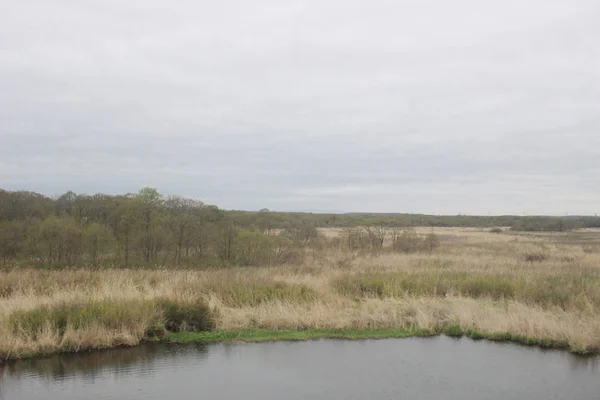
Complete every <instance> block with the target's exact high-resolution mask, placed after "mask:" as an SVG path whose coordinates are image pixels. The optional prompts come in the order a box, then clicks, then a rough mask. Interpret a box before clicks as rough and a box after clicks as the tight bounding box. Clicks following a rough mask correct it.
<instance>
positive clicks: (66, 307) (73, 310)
mask: <svg viewBox="0 0 600 400" xmlns="http://www.w3.org/2000/svg"><path fill="white" fill-rule="evenodd" d="M160 318H161V316H160V314H159V313H157V312H156V308H155V306H154V303H153V302H151V301H134V300H129V301H113V300H103V301H97V302H85V303H73V304H67V303H61V304H56V305H52V306H48V305H42V306H39V307H36V308H34V309H31V310H17V311H15V312H14V313H12V314H11V315H10V317H9V325H10V326H11V328H12V331H13V333H14V334H16V335H21V336H29V337H32V338H36V337H38V336H39V335H41V334H42V333H43V332H44V331H46V330H48V329H51V330H53V331H57V332H58V334H59V335H60V336H62V335H64V334H65V332H66V331H67V329H71V330H75V331H77V330H84V329H86V328H89V327H91V326H97V327H102V328H105V329H108V330H119V329H127V328H128V327H132V326H135V327H137V326H139V325H140V324H142V325H153V324H154V325H155V324H159V323H160Z"/></svg>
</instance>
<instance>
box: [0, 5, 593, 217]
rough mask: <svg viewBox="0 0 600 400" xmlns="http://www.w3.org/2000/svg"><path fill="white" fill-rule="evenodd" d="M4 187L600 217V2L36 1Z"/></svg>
mask: <svg viewBox="0 0 600 400" xmlns="http://www.w3.org/2000/svg"><path fill="white" fill-rule="evenodd" d="M3 8H4V10H3V12H2V13H1V15H0V141H1V145H0V186H2V187H8V188H11V189H19V188H24V189H33V190H39V191H42V192H45V193H48V194H53V193H58V192H61V191H65V190H68V189H73V190H76V191H85V192H95V191H105V192H110V193H116V192H129V191H133V190H136V189H137V188H139V187H141V186H146V185H151V186H156V187H158V188H159V189H160V190H162V191H164V192H166V193H177V194H182V195H186V196H192V197H200V198H202V199H204V200H205V201H208V202H214V203H216V204H218V205H221V206H224V207H230V208H245V209H258V208H262V207H269V208H272V209H282V210H306V209H311V210H327V211H356V210H362V211H382V212H383V211H385V212H391V211H398V212H427V213H457V212H463V213H488V212H491V213H494V214H500V213H522V212H526V213H550V214H562V213H564V212H569V213H595V212H596V211H597V208H598V206H597V205H596V204H595V201H596V199H597V198H598V195H599V194H600V193H599V192H598V189H597V188H598V187H600V185H598V184H599V183H600V182H599V181H600V178H598V177H600V174H599V172H600V164H598V162H597V160H598V156H599V153H600V150H598V149H600V146H599V145H600V139H599V137H600V136H599V135H598V129H599V127H600V118H599V117H598V112H597V111H598V110H599V109H600V49H599V48H598V46H597V43H596V42H597V38H598V37H599V36H600V28H598V26H597V20H598V18H599V17H600V6H598V3H597V2H596V1H592V0H577V1H572V2H564V1H559V0H551V1H542V0H533V1H529V2H522V1H517V0H509V1H504V2H480V1H476V0H459V1H455V2H445V1H442V0H420V1H416V0H406V1H391V0H376V1H372V2H369V3H366V2H364V1H358V0H350V1H340V0H328V1H316V0H311V1H309V0H306V1H300V0H298V1H288V2H280V1H273V0H259V1H254V2H245V1H241V0H227V1H222V2H204V1H201V2H197V1H181V2H177V4H173V3H171V2H167V1H164V0H147V1H145V2H143V3H137V4H136V3H135V2H121V1H117V0H108V1H103V2H78V3H75V2H71V1H67V0H57V1H53V2H44V1H41V0H38V1H34V0H24V1H21V2H16V3H14V4H7V5H5V6H3Z"/></svg>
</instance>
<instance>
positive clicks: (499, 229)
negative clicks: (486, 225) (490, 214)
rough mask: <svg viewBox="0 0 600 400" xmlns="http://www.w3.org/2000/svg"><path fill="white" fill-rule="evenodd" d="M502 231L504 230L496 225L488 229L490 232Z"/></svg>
mask: <svg viewBox="0 0 600 400" xmlns="http://www.w3.org/2000/svg"><path fill="white" fill-rule="evenodd" d="M502 232H504V231H503V230H502V228H498V227H496V228H492V229H490V233H502Z"/></svg>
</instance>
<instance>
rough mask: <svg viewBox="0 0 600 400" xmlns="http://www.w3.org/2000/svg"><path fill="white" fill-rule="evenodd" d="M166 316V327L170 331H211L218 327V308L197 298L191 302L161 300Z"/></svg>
mask: <svg viewBox="0 0 600 400" xmlns="http://www.w3.org/2000/svg"><path fill="white" fill-rule="evenodd" d="M158 305H159V307H160V308H161V309H162V311H163V313H164V318H165V328H166V329H167V330H168V331H170V332H184V331H194V332H199V331H211V330H214V329H215V327H216V310H214V309H211V308H210V307H209V305H208V304H206V302H205V301H204V300H203V299H201V298H197V299H195V300H192V301H189V302H178V301H175V300H167V299H164V300H159V301H158Z"/></svg>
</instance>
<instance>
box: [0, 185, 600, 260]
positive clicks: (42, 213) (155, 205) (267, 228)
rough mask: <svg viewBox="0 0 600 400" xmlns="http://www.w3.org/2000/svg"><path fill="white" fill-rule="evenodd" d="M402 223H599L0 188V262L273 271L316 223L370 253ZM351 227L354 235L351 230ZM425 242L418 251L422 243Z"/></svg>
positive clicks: (565, 226) (531, 226) (310, 241)
mask: <svg viewBox="0 0 600 400" xmlns="http://www.w3.org/2000/svg"><path fill="white" fill-rule="evenodd" d="M410 226H432V227H439V226H472V227H492V226H508V227H512V229H515V230H569V229H574V228H576V227H596V226H600V221H599V219H598V218H593V217H582V218H552V217H515V216H489V217H487V216H466V215H458V216H432V215H417V214H310V213H283V212H271V211H269V210H267V209H263V210H260V211H257V212H251V211H226V210H222V209H219V208H218V207H217V206H214V205H208V204H204V203H203V202H202V201H199V200H194V199H189V198H184V197H181V196H166V197H165V196H163V195H162V194H161V193H160V192H159V191H158V190H156V189H153V188H143V189H141V190H140V191H139V192H137V193H132V194H126V195H107V194H95V195H85V194H76V193H74V192H67V193H64V194H62V195H60V196H56V197H52V198H51V197H47V196H43V195H41V194H38V193H34V192H26V191H6V190H0V261H2V263H3V264H4V265H6V264H15V263H21V264H23V265H28V266H29V265H39V266H46V267H52V266H91V267H99V266H101V265H102V266H119V267H135V266H148V265H151V266H161V265H165V266H166V265H182V264H187V265H206V266H213V265H272V264H280V263H286V262H290V261H293V260H295V261H298V260H299V258H301V257H303V254H304V253H305V252H303V251H302V249H305V248H306V247H307V246H317V245H319V244H321V245H322V243H321V242H320V238H319V235H318V231H317V228H320V227H338V228H340V227H341V228H347V229H346V230H345V236H346V237H345V239H346V242H347V243H346V244H347V246H348V248H350V249H354V248H358V247H361V246H362V247H364V246H365V245H368V246H370V248H371V249H374V250H377V249H380V248H381V243H383V237H384V230H383V229H384V228H386V229H387V230H388V232H396V233H393V237H392V239H393V240H395V238H397V237H398V238H402V240H399V241H397V242H394V243H397V247H398V248H399V249H400V248H402V247H403V246H404V247H406V244H407V243H413V244H412V245H410V246H412V247H415V246H417V245H416V244H414V243H417V242H416V240H417V239H416V238H415V237H413V236H410V235H411V234H410V233H407V232H403V233H402V234H403V236H400V233H399V232H401V231H400V230H398V229H397V228H400V227H410ZM356 227H362V228H363V229H362V230H356V229H350V228H356ZM361 232H362V233H361ZM321 239H322V238H321ZM430 240H431V241H432V242H431V243H434V242H435V240H434V239H433V238H430ZM361 243H362V245H359V244H361ZM431 243H429V244H427V243H425V242H424V243H423V244H419V245H418V247H419V246H420V247H431ZM334 244H335V243H334ZM412 247H411V248H412Z"/></svg>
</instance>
